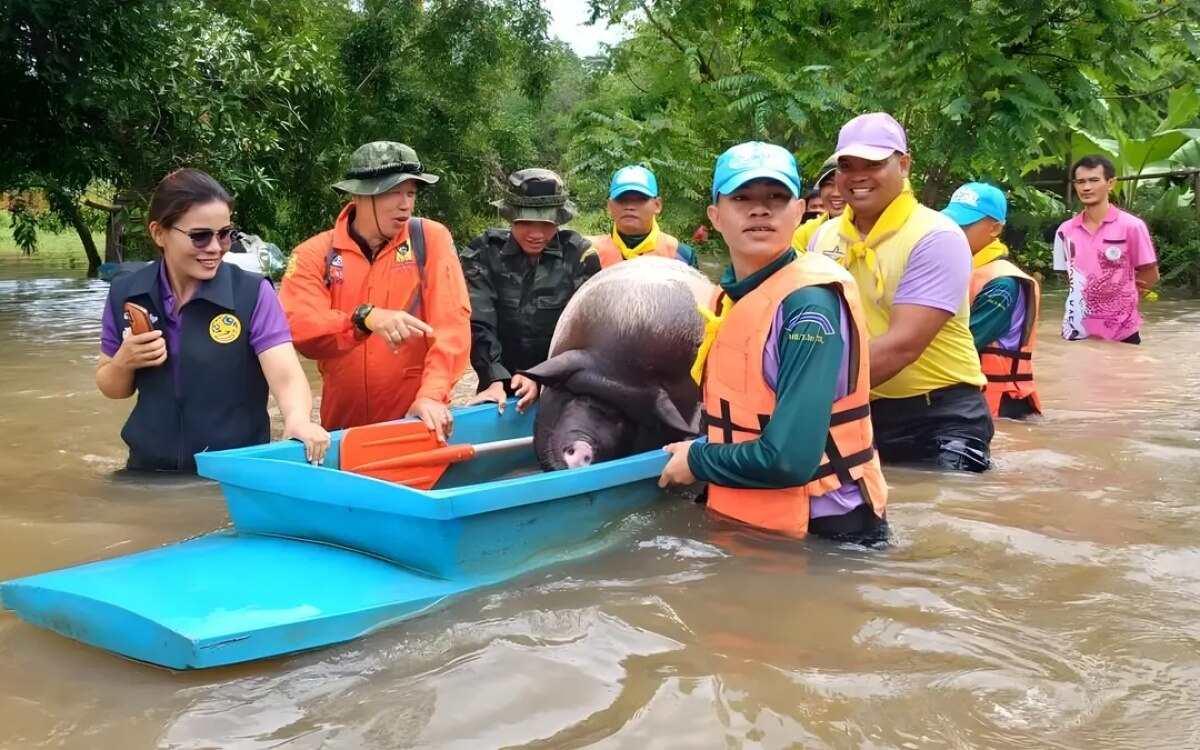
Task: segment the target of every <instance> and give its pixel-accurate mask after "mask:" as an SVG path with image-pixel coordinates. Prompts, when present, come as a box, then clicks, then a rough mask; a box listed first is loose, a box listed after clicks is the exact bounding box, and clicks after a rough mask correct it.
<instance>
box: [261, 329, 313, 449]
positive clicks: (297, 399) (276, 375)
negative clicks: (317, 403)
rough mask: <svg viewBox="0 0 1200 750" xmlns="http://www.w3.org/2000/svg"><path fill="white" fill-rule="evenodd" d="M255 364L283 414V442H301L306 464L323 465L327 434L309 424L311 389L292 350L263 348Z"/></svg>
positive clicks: (284, 346)
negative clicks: (306, 460) (260, 370)
mask: <svg viewBox="0 0 1200 750" xmlns="http://www.w3.org/2000/svg"><path fill="white" fill-rule="evenodd" d="M258 363H259V365H260V366H261V367H262V371H263V376H264V377H265V378H266V379H267V386H268V387H269V388H270V389H271V393H273V394H275V401H276V402H277V403H278V404H279V411H281V412H282V413H283V439H284V440H289V439H292V438H295V439H296V440H299V441H301V442H302V443H304V455H305V458H307V459H308V460H309V462H310V463H313V464H320V463H322V462H324V461H325V454H326V452H327V451H328V450H329V440H330V439H329V433H328V432H326V431H325V429H324V428H323V427H321V426H320V425H319V424H316V423H315V422H313V421H312V407H313V400H312V388H310V387H309V385H308V378H307V377H305V375H304V369H303V368H302V367H301V366H300V358H299V357H298V356H297V355H296V349H295V347H293V346H292V344H291V342H287V343H283V344H279V345H277V346H273V347H271V348H270V349H266V350H264V351H263V352H262V353H261V354H259V355H258Z"/></svg>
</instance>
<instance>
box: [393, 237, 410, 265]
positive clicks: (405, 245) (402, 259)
mask: <svg viewBox="0 0 1200 750" xmlns="http://www.w3.org/2000/svg"><path fill="white" fill-rule="evenodd" d="M412 262H413V254H412V245H410V244H409V242H408V240H405V241H404V242H402V243H400V246H399V247H397V248H396V265H402V264H404V263H412Z"/></svg>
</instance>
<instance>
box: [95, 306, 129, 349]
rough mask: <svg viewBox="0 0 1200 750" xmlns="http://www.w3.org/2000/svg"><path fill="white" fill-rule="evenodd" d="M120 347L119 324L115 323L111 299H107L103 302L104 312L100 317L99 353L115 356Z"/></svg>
mask: <svg viewBox="0 0 1200 750" xmlns="http://www.w3.org/2000/svg"><path fill="white" fill-rule="evenodd" d="M122 322H124V321H122ZM120 348H121V326H119V325H118V324H117V318H116V316H114V315H113V306H112V301H111V300H109V301H106V302H105V303H104V314H103V315H102V316H101V318H100V353H101V354H103V355H104V356H106V357H115V356H117V350H118V349H120Z"/></svg>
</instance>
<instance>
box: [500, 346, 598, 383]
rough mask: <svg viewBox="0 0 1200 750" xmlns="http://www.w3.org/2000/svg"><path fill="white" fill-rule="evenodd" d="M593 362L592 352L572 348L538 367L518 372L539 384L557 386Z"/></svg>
mask: <svg viewBox="0 0 1200 750" xmlns="http://www.w3.org/2000/svg"><path fill="white" fill-rule="evenodd" d="M592 364H593V362H592V355H591V353H590V352H587V351H584V350H582V349H571V350H570V351H565V352H563V353H562V354H556V355H554V356H553V357H551V358H550V359H548V360H546V361H545V362H543V363H541V364H540V365H537V366H536V367H531V368H529V369H528V370H521V371H520V372H519V373H518V374H520V375H524V376H525V377H527V378H529V379H530V380H532V381H534V382H536V383H537V384H538V385H549V386H555V385H560V384H562V383H563V382H565V381H566V380H568V379H569V378H570V377H571V376H572V375H574V374H575V373H577V372H579V371H580V370H586V369H588V368H590V367H591V366H592Z"/></svg>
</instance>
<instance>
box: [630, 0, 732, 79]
mask: <svg viewBox="0 0 1200 750" xmlns="http://www.w3.org/2000/svg"><path fill="white" fill-rule="evenodd" d="M641 5H642V12H643V13H645V14H646V20H647V21H649V22H650V25H651V26H653V27H654V28H656V29H658V33H660V34H662V35H663V38H664V39H666V40H667V41H668V42H670V43H671V44H673V45H675V47H676V49H678V50H679V51H680V52H682V53H683V54H684V55H686V54H687V53H688V51H687V47H684V46H683V43H682V42H680V41H679V40H678V39H676V38H675V36H674V35H672V34H671V32H669V31H667V29H666V27H665V26H663V25H662V23H661V22H660V21H659V20H658V19H657V18H655V17H654V13H652V12H651V11H650V4H649V3H647V2H646V1H645V0H642V3H641ZM696 60H697V61H698V62H699V63H700V72H701V73H702V74H703V75H704V77H705V78H707V79H708V80H709V81H715V80H717V77H716V76H715V75H713V71H712V68H710V67H709V65H708V61H707V60H705V59H704V55H701V54H700V51H699V50H696Z"/></svg>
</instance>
